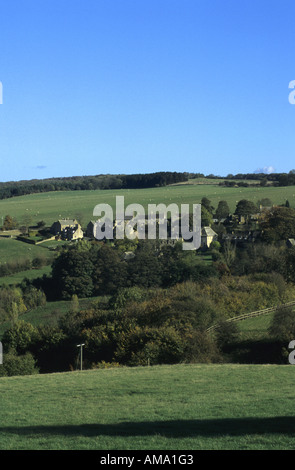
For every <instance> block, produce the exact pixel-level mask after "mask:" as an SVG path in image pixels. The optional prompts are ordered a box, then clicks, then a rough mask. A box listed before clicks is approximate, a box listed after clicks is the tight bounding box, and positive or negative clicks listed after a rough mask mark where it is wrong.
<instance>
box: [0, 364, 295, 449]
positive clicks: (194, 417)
mask: <svg viewBox="0 0 295 470" xmlns="http://www.w3.org/2000/svg"><path fill="white" fill-rule="evenodd" d="M0 393H1V401H0V423H1V425H0V448H1V449H2V450H4V449H5V450H7V449H13V450H21V449H34V450H38V449H43V450H45V449H49V450H53V449H57V450H63V449H65V450H67V449H70V450H78V449H85V450H91V449H96V450H100V449H104V450H106V449H107V450H111V449H116V450H141V449H149V450H164V449H165V450H187V449H190V450H205V449H209V450H218V449H221V450H224V449H228V450H242V449H246V450H250V449H253V450H254V449H255V450H256V449H260V450H263V449H268V450H271V449H286V450H287V449H293V448H294V432H295V431H294V424H295V411H294V402H295V398H294V370H293V368H292V366H291V365H286V366H275V365H228V364H226V365H225V364H222V365H175V366H154V367H145V368H140V367H139V368H119V369H104V370H95V371H82V372H69V373H63V374H50V375H39V376H36V375H35V376H26V377H10V378H5V377H4V378H1V379H0Z"/></svg>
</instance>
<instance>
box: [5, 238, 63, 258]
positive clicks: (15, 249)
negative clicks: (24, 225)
mask: <svg viewBox="0 0 295 470" xmlns="http://www.w3.org/2000/svg"><path fill="white" fill-rule="evenodd" d="M38 256H42V257H44V258H48V259H53V257H54V253H53V252H52V251H49V250H48V249H46V248H45V247H43V246H42V245H33V244H29V243H24V242H22V241H19V240H16V239H14V238H1V237H0V264H1V263H5V262H8V261H13V260H15V259H18V260H19V259H21V258H23V259H30V260H33V259H34V258H36V257H38Z"/></svg>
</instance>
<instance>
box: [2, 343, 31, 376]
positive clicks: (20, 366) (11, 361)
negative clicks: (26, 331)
mask: <svg viewBox="0 0 295 470" xmlns="http://www.w3.org/2000/svg"><path fill="white" fill-rule="evenodd" d="M38 372H39V370H38V368H37V367H36V361H35V359H34V356H33V355H32V354H31V353H29V352H27V353H25V354H24V355H20V356H19V355H17V353H16V351H15V350H13V349H10V350H9V351H8V353H6V354H4V357H3V364H2V365H1V367H0V376H2V377H3V376H9V377H10V376H13V375H32V374H38Z"/></svg>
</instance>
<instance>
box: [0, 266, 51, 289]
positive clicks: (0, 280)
mask: <svg viewBox="0 0 295 470" xmlns="http://www.w3.org/2000/svg"><path fill="white" fill-rule="evenodd" d="M44 274H47V275H48V276H49V275H50V274H51V266H44V267H43V268H40V269H30V270H28V271H21V272H19V273H16V274H12V275H11V276H3V277H0V287H2V286H5V285H6V286H9V285H15V284H20V283H21V282H22V281H23V280H24V279H25V278H27V279H30V280H32V279H36V278H37V277H42V276H43V275H44Z"/></svg>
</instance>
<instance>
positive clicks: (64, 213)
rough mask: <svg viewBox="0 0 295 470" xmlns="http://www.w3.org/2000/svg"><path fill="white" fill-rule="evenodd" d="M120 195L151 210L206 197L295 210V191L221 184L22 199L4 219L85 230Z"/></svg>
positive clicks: (9, 206) (5, 207)
mask: <svg viewBox="0 0 295 470" xmlns="http://www.w3.org/2000/svg"><path fill="white" fill-rule="evenodd" d="M116 196H124V197H125V207H126V206H127V205H128V204H131V203H138V204H142V205H143V206H144V208H145V210H147V207H148V204H158V203H160V202H161V203H164V204H167V205H168V204H170V203H172V202H173V203H176V204H178V205H179V204H181V203H183V204H185V203H186V204H191V205H192V204H194V203H195V204H197V203H200V202H201V199H202V197H203V196H206V197H208V198H209V199H210V200H211V202H212V205H213V206H214V207H217V205H218V202H219V201H220V200H226V201H227V202H228V204H229V207H230V209H231V211H234V210H235V207H236V204H237V202H238V201H239V200H241V199H249V200H252V201H253V202H257V201H259V200H260V199H262V198H265V197H267V198H270V199H271V201H272V202H273V203H274V204H284V203H285V202H286V199H288V201H289V203H290V205H291V207H295V189H294V187H293V186H287V187H260V186H257V187H248V188H243V187H237V188H235V187H234V188H226V187H222V186H219V185H218V184H216V185H214V184H183V185H175V186H166V187H163V188H151V189H133V190H132V189H130V190H95V191H60V192H49V193H39V194H30V195H26V196H18V197H14V198H11V199H5V200H1V201H0V216H2V215H3V216H5V215H6V214H9V215H11V216H12V217H15V218H16V219H17V220H18V221H19V222H21V221H22V218H23V217H24V215H28V214H29V215H30V216H31V218H32V224H33V223H36V222H38V221H40V220H44V221H45V222H46V224H47V225H51V224H52V223H53V222H54V221H55V220H58V219H60V218H74V217H78V218H79V219H80V220H81V223H82V226H83V228H85V227H86V226H87V224H88V222H89V221H90V220H92V219H93V209H94V207H95V206H96V205H97V204H100V203H106V204H110V205H111V206H112V208H113V209H114V208H115V203H116Z"/></svg>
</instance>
